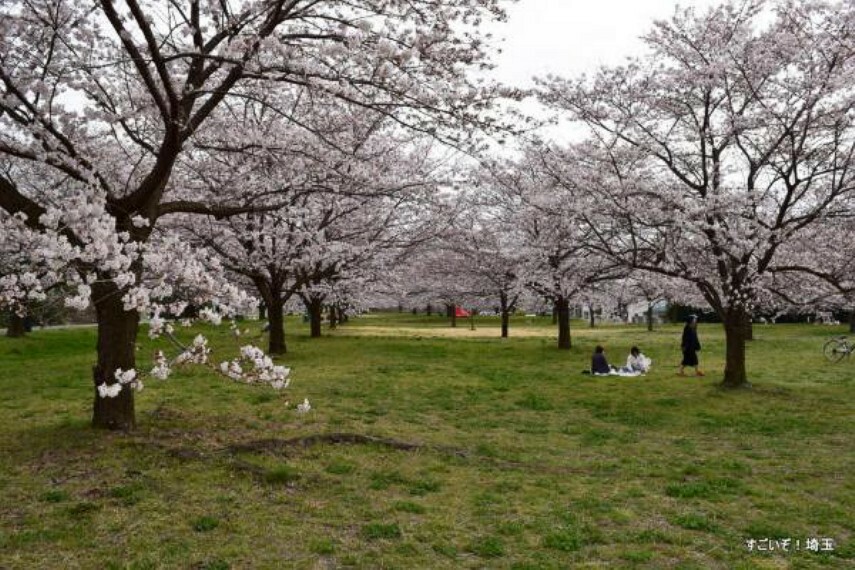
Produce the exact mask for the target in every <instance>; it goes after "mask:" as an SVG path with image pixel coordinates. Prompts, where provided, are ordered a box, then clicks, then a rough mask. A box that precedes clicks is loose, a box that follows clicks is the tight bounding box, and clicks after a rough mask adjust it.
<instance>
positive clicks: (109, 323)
mask: <svg viewBox="0 0 855 570" xmlns="http://www.w3.org/2000/svg"><path fill="white" fill-rule="evenodd" d="M92 299H93V300H94V302H95V313H96V315H97V319H98V363H97V364H96V365H95V367H94V368H93V371H92V376H93V381H94V388H95V401H94V405H93V412H92V426H93V427H96V428H102V429H110V430H123V431H129V430H132V429H134V427H136V417H135V414H134V391H133V389H132V388H131V387H130V386H129V385H124V386H122V390H121V392H119V395H118V396H116V397H115V398H102V397H101V396H100V395H99V394H98V386H99V385H101V384H108V385H109V384H115V383H116V382H117V380H116V376H115V374H116V370H117V369H119V368H121V369H122V370H130V369H133V368H136V354H135V350H136V342H137V332H138V329H139V322H140V316H139V313H138V312H137V311H126V310H125V307H124V303H123V302H122V293H121V292H120V291H119V290H118V289H117V288H116V286H115V284H113V283H112V282H103V283H95V284H94V285H92Z"/></svg>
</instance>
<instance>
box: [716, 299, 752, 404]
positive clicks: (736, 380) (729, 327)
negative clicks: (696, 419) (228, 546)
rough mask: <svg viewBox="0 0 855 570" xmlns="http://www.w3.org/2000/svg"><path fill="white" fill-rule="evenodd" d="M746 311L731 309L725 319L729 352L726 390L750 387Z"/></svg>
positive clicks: (724, 382) (723, 384)
mask: <svg viewBox="0 0 855 570" xmlns="http://www.w3.org/2000/svg"><path fill="white" fill-rule="evenodd" d="M745 318H746V315H745V311H743V310H741V309H730V310H728V311H727V313H726V314H725V318H724V334H725V343H726V345H727V352H726V355H725V366H724V380H722V382H721V384H722V386H723V387H725V388H743V387H746V386H748V375H747V374H746V371H745V354H746V352H745V343H746V331H747V329H746V327H745Z"/></svg>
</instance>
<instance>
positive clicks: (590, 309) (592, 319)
mask: <svg viewBox="0 0 855 570" xmlns="http://www.w3.org/2000/svg"><path fill="white" fill-rule="evenodd" d="M588 319H589V320H590V323H589V325H590V327H591V328H594V327H596V326H597V321H596V318H595V317H594V306H593V305H588Z"/></svg>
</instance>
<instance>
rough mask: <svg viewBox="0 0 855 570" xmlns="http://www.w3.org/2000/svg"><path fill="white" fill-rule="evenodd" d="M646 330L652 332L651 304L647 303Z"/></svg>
mask: <svg viewBox="0 0 855 570" xmlns="http://www.w3.org/2000/svg"><path fill="white" fill-rule="evenodd" d="M647 330H648V331H649V332H653V304H652V303H648V304H647Z"/></svg>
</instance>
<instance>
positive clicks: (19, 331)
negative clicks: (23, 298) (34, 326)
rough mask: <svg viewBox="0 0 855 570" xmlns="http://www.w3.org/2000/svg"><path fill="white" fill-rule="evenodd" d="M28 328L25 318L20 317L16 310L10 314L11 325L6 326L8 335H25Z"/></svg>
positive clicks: (12, 336)
mask: <svg viewBox="0 0 855 570" xmlns="http://www.w3.org/2000/svg"><path fill="white" fill-rule="evenodd" d="M26 332H27V329H26V328H25V326H24V318H23V317H19V316H18V314H17V313H15V311H12V313H11V314H10V315H9V325H8V326H7V327H6V336H8V337H11V338H20V337H22V336H24V334H25V333H26Z"/></svg>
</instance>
